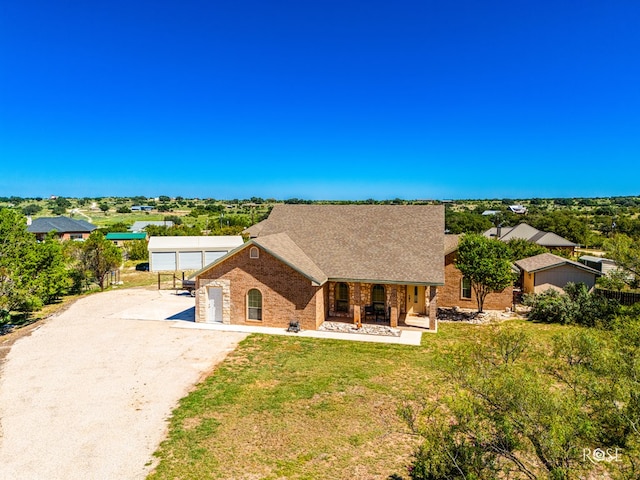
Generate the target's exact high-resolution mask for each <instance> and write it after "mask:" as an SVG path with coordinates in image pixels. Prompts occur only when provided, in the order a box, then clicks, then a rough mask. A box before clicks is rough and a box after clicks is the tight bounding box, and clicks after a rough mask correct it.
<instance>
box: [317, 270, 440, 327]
mask: <svg viewBox="0 0 640 480" xmlns="http://www.w3.org/2000/svg"><path fill="white" fill-rule="evenodd" d="M325 292H326V299H325V300H326V312H325V321H329V322H341V323H350V324H354V325H381V326H388V327H391V328H398V327H404V328H408V327H414V328H421V329H429V330H431V331H436V330H437V317H436V314H437V310H438V302H437V288H436V286H434V285H415V284H395V283H394V284H388V283H387V284H374V283H362V282H335V281H333V282H328V286H327V290H325Z"/></svg>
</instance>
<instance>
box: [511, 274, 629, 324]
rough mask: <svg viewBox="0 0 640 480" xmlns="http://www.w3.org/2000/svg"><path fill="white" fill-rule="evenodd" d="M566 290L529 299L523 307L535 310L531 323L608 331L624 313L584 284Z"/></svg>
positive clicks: (531, 316)
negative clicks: (620, 314) (600, 328)
mask: <svg viewBox="0 0 640 480" xmlns="http://www.w3.org/2000/svg"><path fill="white" fill-rule="evenodd" d="M564 290H565V292H566V293H564V294H563V293H560V292H558V291H557V290H552V289H549V290H546V291H545V292H543V293H539V294H534V295H531V294H529V295H525V296H524V299H523V303H524V304H525V305H528V306H531V307H532V308H531V311H530V312H529V319H530V320H533V321H535V322H549V323H560V324H569V323H572V324H578V325H584V326H586V327H597V326H600V327H604V328H608V326H609V325H610V324H611V322H612V321H613V319H614V318H615V316H616V315H617V314H618V312H619V311H620V305H619V304H618V302H616V301H615V300H611V299H607V298H604V297H601V296H598V295H594V294H593V293H591V292H589V290H588V289H587V286H586V285H585V284H583V283H568V284H567V285H566V286H565V288H564Z"/></svg>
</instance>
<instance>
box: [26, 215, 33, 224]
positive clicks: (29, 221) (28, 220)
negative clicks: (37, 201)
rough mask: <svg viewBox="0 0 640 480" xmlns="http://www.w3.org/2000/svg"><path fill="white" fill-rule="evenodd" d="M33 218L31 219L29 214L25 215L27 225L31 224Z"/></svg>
mask: <svg viewBox="0 0 640 480" xmlns="http://www.w3.org/2000/svg"><path fill="white" fill-rule="evenodd" d="M32 223H33V220H31V215H27V226H29V225H31V224H32Z"/></svg>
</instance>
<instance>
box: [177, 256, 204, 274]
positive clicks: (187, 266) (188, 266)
mask: <svg viewBox="0 0 640 480" xmlns="http://www.w3.org/2000/svg"><path fill="white" fill-rule="evenodd" d="M178 258H179V259H180V262H179V264H180V270H200V269H201V268H202V252H178Z"/></svg>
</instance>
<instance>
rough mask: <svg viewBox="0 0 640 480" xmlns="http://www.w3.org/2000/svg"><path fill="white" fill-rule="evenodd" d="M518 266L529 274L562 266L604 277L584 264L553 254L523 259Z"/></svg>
mask: <svg viewBox="0 0 640 480" xmlns="http://www.w3.org/2000/svg"><path fill="white" fill-rule="evenodd" d="M516 265H517V266H518V267H519V268H520V269H521V270H524V271H525V272H529V273H534V272H539V271H541V270H547V269H549V268H553V267H559V266H561V265H571V266H573V267H576V268H579V269H580V270H584V271H586V272H590V273H593V274H595V275H602V274H601V273H600V272H599V271H598V270H594V269H593V268H590V267H587V266H586V265H583V264H582V263H578V262H574V261H573V260H569V259H567V258H563V257H559V256H558V255H554V254H553V253H541V254H540V255H535V256H533V257H529V258H523V259H522V260H518V261H517V262H516Z"/></svg>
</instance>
